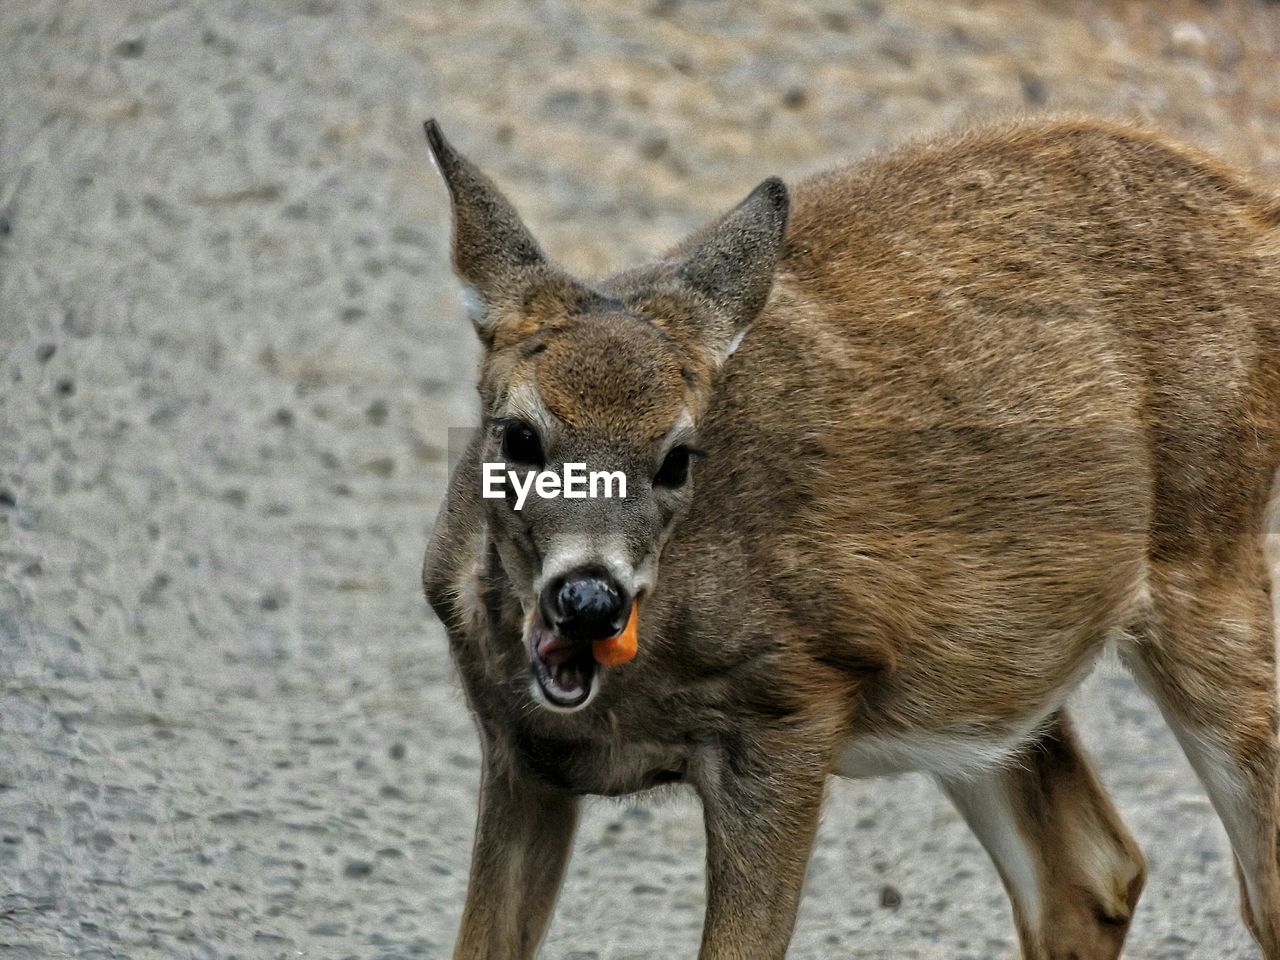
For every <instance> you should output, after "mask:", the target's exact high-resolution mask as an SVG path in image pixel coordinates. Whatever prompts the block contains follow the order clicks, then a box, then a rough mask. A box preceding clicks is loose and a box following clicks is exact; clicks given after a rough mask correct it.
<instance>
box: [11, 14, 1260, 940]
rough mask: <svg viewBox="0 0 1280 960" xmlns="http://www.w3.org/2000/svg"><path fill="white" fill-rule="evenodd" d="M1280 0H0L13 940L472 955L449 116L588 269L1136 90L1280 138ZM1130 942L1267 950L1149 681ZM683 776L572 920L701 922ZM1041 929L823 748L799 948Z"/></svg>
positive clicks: (985, 869) (880, 789)
mask: <svg viewBox="0 0 1280 960" xmlns="http://www.w3.org/2000/svg"><path fill="white" fill-rule="evenodd" d="M1278 53H1280V8H1278V7H1275V6H1269V5H1265V4H1260V5H1255V6H1244V5H1234V4H1229V3H1227V2H1225V0H1223V2H1221V3H1218V4H1203V5H1200V4H1191V3H1178V2H1174V3H1169V4H1162V5H1142V4H1120V3H1116V4H1111V3H1103V2H1095V3H1083V4H1067V3H1043V4H1036V5H1023V4H1014V3H1010V2H989V3H937V4H924V3H915V4H894V3H889V2H884V3H880V2H870V0H868V2H861V3H836V2H830V3H826V4H823V5H820V6H814V7H805V8H802V7H801V6H800V5H798V4H797V5H792V4H787V3H782V2H764V0H760V2H754V3H742V4H732V5H731V4H728V3H723V2H712V0H703V2H688V3H681V2H679V0H642V2H639V3H636V2H627V0H608V2H595V3H585V2H583V3H579V4H572V3H568V2H550V0H548V2H541V3H534V2H530V3H516V2H506V3H476V4H462V3H458V4H452V3H444V2H428V0H419V2H410V0H352V2H339V0H255V2H248V0H224V2H217V3H214V2H207V3H194V2H181V0H163V2H161V0H157V2H145V0H115V2H111V3H102V2H96V3H95V2H90V0H66V2H59V0H24V2H16V0H15V2H8V3H4V4H0V218H2V219H0V956H3V957H5V958H14V960H29V958H45V957H51V958H61V957H83V958H114V957H126V958H205V957H209V958H212V957H219V958H223V957H225V958H231V957H241V958H295V957H311V958H347V957H357V958H366V957H367V958H382V960H391V958H405V957H444V956H447V954H448V949H449V945H450V943H451V939H452V936H453V931H454V926H455V923H456V921H457V918H458V915H459V912H460V909H461V903H462V897H463V890H464V882H465V872H466V865H467V860H468V854H469V844H470V834H471V826H472V818H473V810H474V802H475V789H476V775H477V748H476V741H475V737H474V735H473V732H472V729H471V726H470V723H469V720H468V718H467V715H466V711H465V709H464V706H463V704H462V701H461V698H460V695H459V694H458V692H457V689H456V686H455V683H454V681H453V678H452V674H451V668H450V665H449V663H448V661H447V657H446V654H445V648H444V644H443V638H442V635H441V631H440V628H439V626H438V625H437V624H436V623H434V622H433V620H432V619H431V617H430V616H429V614H428V612H427V610H426V606H425V603H424V602H423V601H422V599H421V597H420V593H419V588H418V567H419V562H420V556H421V551H422V547H423V544H424V541H425V537H426V533H427V530H428V528H429V525H430V522H431V519H432V517H433V515H434V511H435V508H436V505H437V503H438V500H439V497H440V494H441V490H442V484H443V482H444V478H445V460H446V448H447V444H448V439H447V438H448V433H447V430H448V428H449V427H463V426H466V425H467V424H469V423H470V422H471V421H472V418H473V415H474V404H473V399H472V391H471V383H470V378H471V374H472V367H473V362H474V358H475V348H474V345H473V343H472V337H471V333H470V331H469V329H468V327H467V325H466V322H465V320H464V319H463V315H462V311H461V309H460V307H459V305H458V303H457V300H456V285H455V284H454V282H453V280H452V279H451V277H450V275H449V273H448V268H447V248H446V241H447V231H446V220H445V215H446V208H445V204H444V195H443V190H442V189H441V187H440V185H439V184H438V183H437V182H436V180H435V179H434V175H433V174H432V172H431V171H430V169H429V167H428V165H427V163H426V160H425V151H424V148H423V145H422V143H421V140H420V138H421V133H420V124H421V121H422V120H423V119H424V118H425V117H426V116H428V115H436V116H438V117H440V119H441V121H442V123H443V124H444V125H445V129H446V131H447V132H448V133H449V134H450V136H451V137H452V138H453V139H454V140H455V142H456V143H458V145H459V146H460V147H462V148H463V149H466V150H468V151H469V152H471V153H472V154H473V156H475V157H476V158H477V159H478V160H479V161H480V162H481V163H483V164H484V165H485V166H486V167H487V168H488V169H489V170H490V171H491V172H492V173H493V174H494V175H495V176H496V177H497V178H498V179H499V180H500V181H501V182H502V183H503V184H504V185H505V186H506V187H507V188H508V189H509V191H510V193H511V195H512V196H513V197H514V198H515V199H516V201H517V203H518V204H519V205H520V206H521V208H522V209H523V210H524V211H525V213H526V215H527V217H528V219H529V221H530V222H531V223H532V224H533V225H534V226H535V229H536V231H537V232H538V234H539V235H540V236H541V237H542V238H543V239H544V241H545V243H546V245H547V247H548V248H549V249H550V250H552V251H553V252H554V253H555V254H556V255H558V256H560V257H561V258H563V259H564V260H565V261H566V262H567V263H569V264H570V265H572V266H575V267H577V268H579V269H582V270H584V271H586V272H591V271H598V270H602V269H604V268H605V267H606V266H607V265H609V264H610V263H621V262H623V261H625V260H627V259H631V258H635V257H639V256H641V255H643V254H645V253H651V252H653V251H656V250H657V249H659V248H661V247H662V246H664V245H666V244H668V243H670V242H672V241H674V240H675V239H677V238H678V237H679V236H680V235H681V233H682V232H683V231H685V230H687V229H689V228H691V227H692V226H694V225H695V224H697V223H698V222H700V221H701V220H703V219H704V218H706V217H708V216H710V215H711V214H713V213H714V212H716V211H717V210H718V209H719V208H721V207H722V206H725V205H727V204H729V203H732V202H733V201H735V200H736V199H737V198H738V197H739V196H741V195H742V194H744V193H745V192H746V191H747V190H748V189H749V188H750V187H751V186H753V185H754V184H755V183H756V182H757V181H758V180H760V179H761V178H762V177H764V176H766V175H768V174H770V173H780V174H783V175H784V176H788V177H795V176H797V175H800V174H803V173H806V172H809V171H812V170H816V169H819V168H821V167H823V166H826V165H829V164H831V163H834V162H836V161H838V160H839V159H841V158H845V157H851V156H856V155H859V154H862V153H865V152H867V151H869V150H873V149H877V148H879V147H882V146H884V145H887V144H890V143H893V142H895V141H898V140H900V139H902V138H904V137H909V136H915V135H920V134H927V133H929V132H932V131H936V130H939V129H942V128H945V127H947V126H949V125H951V124H953V123H956V122H958V121H961V120H964V119H965V118H972V119H981V118H982V117H986V116H990V115H994V114H1004V113H1007V112H1010V111H1019V110H1024V109H1041V108H1045V109H1054V108H1062V107H1080V108H1084V109H1088V110H1094V111H1102V112H1106V113H1111V114H1118V115H1138V116H1145V117H1148V118H1151V119H1154V120H1157V121H1159V122H1160V123H1162V124H1163V125H1164V126H1166V127H1167V128H1169V129H1171V130H1173V131H1175V132H1179V133H1181V134H1183V135H1185V136H1186V137H1188V138H1190V139H1193V140H1196V141H1197V142H1200V143H1202V144H1204V145H1206V146H1209V147H1211V148H1215V149H1217V150H1219V151H1220V152H1222V153H1224V154H1225V155H1227V156H1229V157H1231V158H1233V159H1235V160H1237V161H1239V162H1241V163H1243V164H1246V165H1248V166H1251V167H1253V168H1255V169H1257V170H1258V171H1259V172H1261V173H1263V174H1264V175H1269V176H1273V177H1274V176H1276V175H1277V174H1278V173H1280V71H1278V70H1276V69H1275V65H1276V62H1277V59H1276V58H1277V55H1278ZM1078 716H1079V718H1080V720H1081V722H1082V725H1083V727H1084V730H1085V734H1086V737H1087V740H1088V742H1089V743H1090V745H1091V747H1092V748H1093V750H1094V752H1095V755H1096V756H1097V758H1098V761H1099V763H1100V765H1101V768H1102V770H1103V773H1104V775H1105V778H1106V780H1107V782H1108V784H1109V785H1110V787H1111V789H1112V790H1113V792H1114V795H1115V797H1116V799H1117V802H1118V804H1119V806H1120V807H1121V808H1122V810H1123V811H1124V813H1125V816H1126V818H1127V820H1128V822H1129V824H1130V825H1131V827H1132V828H1133V830H1134V831H1135V833H1136V834H1137V836H1138V837H1139V839H1140V841H1141V842H1142V845H1143V847H1144V848H1145V850H1146V853H1147V855H1148V857H1149V859H1150V865H1151V871H1152V878H1151V882H1150V886H1149V888H1148V892H1147V894H1146V896H1145V898H1144V902H1143V905H1142V907H1141V909H1140V910H1139V914H1138V919H1137V921H1136V923H1135V925H1134V929H1133V933H1132V936H1131V939H1130V949H1129V951H1128V955H1129V956H1132V957H1138V958H1175V957H1204V958H1246V957H1256V956H1257V954H1256V951H1255V950H1254V948H1253V947H1252V946H1251V945H1250V942H1249V941H1248V938H1247V937H1246V935H1245V933H1244V930H1243V927H1242V925H1241V924H1240V923H1239V921H1238V920H1237V914H1236V903H1235V896H1236V894H1235V882H1234V879H1233V877H1232V875H1231V869H1230V862H1229V856H1228V854H1227V852H1226V847H1225V841H1224V838H1223V834H1222V831H1221V829H1220V827H1219V826H1218V824H1217V822H1216V821H1215V819H1214V818H1213V816H1212V814H1211V812H1210V810H1209V808H1208V804H1207V802H1206V801H1205V799H1204V795H1203V793H1202V792H1201V791H1200V789H1199V788H1198V786H1197V785H1196V783H1195V782H1194V780H1193V778H1192V776H1191V774H1190V772H1189V770H1188V767H1187V765H1186V763H1185V762H1184V761H1183V759H1182V758H1181V756H1180V755H1179V754H1178V753H1177V752H1176V750H1175V748H1174V745H1173V742H1172V739H1171V737H1170V736H1169V735H1168V734H1167V733H1166V731H1165V730H1164V728H1163V727H1162V726H1161V724H1160V723H1159V721H1158V719H1157V717H1156V715H1155V712H1154V711H1153V709H1152V708H1151V707H1150V705H1149V704H1148V703H1147V702H1146V701H1145V700H1143V699H1142V698H1141V697H1139V696H1138V695H1137V694H1135V692H1134V691H1133V689H1132V686H1131V684H1130V683H1129V682H1128V680H1127V679H1125V678H1124V677H1123V676H1121V675H1120V674H1119V673H1118V672H1116V671H1109V672H1104V674H1103V675H1102V676H1101V677H1098V678H1095V680H1093V681H1092V682H1091V683H1090V684H1089V686H1088V688H1087V689H1086V691H1085V692H1084V693H1082V694H1081V696H1080V697H1079V709H1078ZM701 854H702V841H701V836H700V825H699V819H698V810H697V808H696V806H695V805H694V804H693V802H692V801H691V800H690V799H688V798H681V799H677V800H675V801H668V802H664V803H657V802H654V801H652V800H642V801H640V802H637V803H628V804H615V803H605V802H600V803H598V804H595V805H593V806H592V807H591V809H590V812H589V815H588V816H587V819H586V822H585V824H584V827H583V829H582V833H581V838H580V841H579V843H578V850H577V854H576V857H575V859H574V861H573V866H572V871H571V875H570V877H569V880H568V883H567V885H566V888H565V890H564V894H563V897H562V899H561V904H560V909H559V913H558V915H557V917H556V919H555V922H554V925H553V928H552V932H551V935H550V938H549V940H548V942H547V945H546V948H545V950H544V955H545V956H547V957H552V958H564V960H570V958H572V960H588V958H595V960H624V958H650V957H654V958H656V957H691V956H693V954H694V951H695V945H696V942H697V936H698V929H699V924H700V920H701V914H700V911H701V906H702V899H703V894H702V869H701ZM1012 952H1013V941H1012V930H1011V925H1010V919H1009V912H1008V908H1007V906H1006V905H1005V899H1004V895H1003V893H1002V892H1001V890H1000V887H999V885H998V883H997V881H996V879H995V876H994V873H993V871H992V869H991V867H990V866H989V864H988V862H987V860H986V858H985V856H984V855H983V854H982V852H981V851H980V850H979V848H978V847H977V844H976V843H975V841H974V840H973V839H971V837H970V836H969V835H968V834H967V832H966V830H965V829H964V828H963V826H962V825H961V824H960V822H959V820H958V819H957V817H956V815H955V814H954V813H952V812H951V810H950V809H949V808H948V807H947V805H946V804H945V803H944V802H943V801H942V800H941V799H940V798H939V796H938V795H937V793H936V791H935V790H934V789H933V788H932V786H931V785H930V784H928V783H927V782H925V781H923V780H921V779H919V778H901V779H898V780H895V781H879V782H877V781H871V782H860V783H837V784H833V786H832V790H831V796H830V802H829V805H828V808H827V814H826V817H825V821H824V825H823V828H822V834H821V841H820V844H819V847H818V850H817V853H816V854H815V857H814V860H813V866H812V871H811V876H810V881H809V885H808V888H807V896H806V899H805V902H804V907H803V910H802V914H801V918H800V923H799V930H798V932H797V936H796V940H795V945H794V948H793V950H792V954H791V955H792V956H794V957H796V958H804V960H813V958H826V957H846V956H851V955H855V954H856V955H857V956H859V957H865V958H885V960H888V958H893V960H903V958H947V960H951V958H962V957H971V958H980V960H987V958H992V957H1006V956H1010V955H1011V954H1012Z"/></svg>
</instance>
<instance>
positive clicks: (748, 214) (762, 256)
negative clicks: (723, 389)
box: [676, 177, 790, 364]
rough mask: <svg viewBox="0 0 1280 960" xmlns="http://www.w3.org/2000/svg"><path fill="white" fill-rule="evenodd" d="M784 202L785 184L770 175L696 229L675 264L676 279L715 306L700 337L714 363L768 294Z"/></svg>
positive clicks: (735, 340) (780, 243)
mask: <svg viewBox="0 0 1280 960" xmlns="http://www.w3.org/2000/svg"><path fill="white" fill-rule="evenodd" d="M789 206H790V200H789V197H788V195H787V187H786V184H784V183H783V182H782V181H781V180H780V179H778V178H777V177H770V178H769V179H768V180H765V181H764V182H763V183H761V184H760V186H758V187H756V188H755V189H754V190H752V191H751V193H750V194H749V195H748V196H747V198H746V199H745V200H743V201H742V202H741V203H740V204H738V206H736V207H734V208H733V209H732V210H730V211H729V212H728V213H727V214H725V215H724V216H723V217H722V218H721V219H720V220H719V221H717V222H716V223H714V224H712V225H711V226H710V227H708V228H707V229H706V230H705V231H702V232H701V233H699V234H696V235H695V237H694V239H693V246H692V249H691V250H690V251H689V253H688V254H687V255H686V256H685V259H684V261H683V262H682V263H681V264H680V267H679V269H678V271H677V274H676V277H677V279H678V280H679V281H680V282H681V283H682V284H684V285H685V286H686V287H688V288H689V289H690V290H693V291H694V292H696V293H698V294H700V295H701V296H703V297H705V298H706V299H707V300H709V301H710V302H711V304H712V306H713V308H714V313H715V317H714V318H712V319H711V321H710V322H709V323H707V324H705V325H704V328H703V329H702V331H701V332H700V336H701V339H702V345H703V347H704V348H705V349H706V350H707V351H708V352H709V353H710V354H711V355H712V357H714V358H715V359H716V362H717V364H719V363H722V362H724V360H726V359H728V357H729V356H730V354H732V353H733V351H734V350H736V349H737V348H738V345H739V344H740V343H741V342H742V338H743V337H744V336H745V335H746V332H747V328H748V327H749V326H750V325H751V322H752V321H753V320H755V318H756V316H757V314H759V313H760V311H761V310H762V309H763V308H764V305H765V302H766V301H767V300H768V299H769V291H770V290H771V289H772V288H773V275H774V271H775V270H776V269H777V267H778V262H779V261H780V260H781V259H782V251H783V245H784V240H785V237H786V230H787V211H788V208H789Z"/></svg>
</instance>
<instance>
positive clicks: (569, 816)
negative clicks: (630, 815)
mask: <svg viewBox="0 0 1280 960" xmlns="http://www.w3.org/2000/svg"><path fill="white" fill-rule="evenodd" d="M577 823H578V799H577V798H576V797H574V796H572V795H570V794H566V793H560V792H557V791H552V790H549V789H547V788H545V787H543V786H541V785H540V784H537V783H535V782H533V781H531V780H529V779H527V778H526V777H523V776H521V775H519V774H516V773H512V772H509V771H505V770H495V769H494V768H493V767H492V766H491V765H490V764H489V763H486V764H485V771H484V775H483V781H482V783H481V787H480V813H479V816H478V818H477V820H476V837H475V846H474V848H473V850H472V854H471V877H470V880H469V882H468V886H467V903H466V907H465V908H464V909H463V912H462V929H461V930H460V931H459V933H458V941H457V944H456V946H455V947H454V950H453V957H454V960H532V957H533V956H534V954H535V953H536V952H537V949H538V944H539V943H540V942H541V940H542V934H543V932H544V931H545V930H546V927H547V921H548V920H549V919H550V917H551V911H552V908H553V907H554V906H555V902H556V896H557V894H558V893H559V891H560V882H561V880H562V879H563V877H564V868H565V864H566V863H567V862H568V860H569V853H570V850H571V849H572V847H573V836H574V832H575V830H576V828H577Z"/></svg>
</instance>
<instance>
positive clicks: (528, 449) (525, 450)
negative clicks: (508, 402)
mask: <svg viewBox="0 0 1280 960" xmlns="http://www.w3.org/2000/svg"><path fill="white" fill-rule="evenodd" d="M502 455H503V456H504V457H506V458H507V459H508V460H510V461H512V462H513V463H529V464H534V465H540V464H541V463H542V461H543V456H542V442H541V441H540V440H539V439H538V434H537V432H536V431H535V430H534V429H533V427H531V426H529V425H528V424H527V423H521V422H520V421H519V420H510V421H508V422H507V424H506V425H505V426H504V427H503V428H502Z"/></svg>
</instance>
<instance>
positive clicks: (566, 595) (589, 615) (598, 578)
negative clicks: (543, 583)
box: [543, 569, 628, 643]
mask: <svg viewBox="0 0 1280 960" xmlns="http://www.w3.org/2000/svg"><path fill="white" fill-rule="evenodd" d="M543 597H544V602H545V603H546V606H547V607H548V608H549V609H550V613H551V615H552V616H551V619H552V621H553V622H554V624H555V627H556V630H557V631H558V632H559V633H560V635H561V636H563V637H564V638H565V639H566V640H577V641H580V642H583V643H590V642H593V641H595V640H603V639H605V638H606V637H612V636H614V635H615V634H616V633H618V632H619V631H621V630H622V628H623V627H624V626H626V614H627V599H628V598H627V592H626V590H624V589H623V588H622V587H621V586H619V584H618V581H616V580H615V579H613V577H611V576H610V575H609V574H608V573H607V572H605V571H603V570H597V569H589V570H577V571H574V572H572V573H570V574H568V575H567V576H564V577H560V578H558V579H556V580H554V581H552V582H551V583H550V584H548V585H547V587H546V590H545V592H544V594H543Z"/></svg>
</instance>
